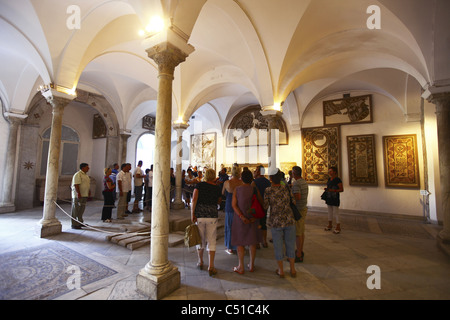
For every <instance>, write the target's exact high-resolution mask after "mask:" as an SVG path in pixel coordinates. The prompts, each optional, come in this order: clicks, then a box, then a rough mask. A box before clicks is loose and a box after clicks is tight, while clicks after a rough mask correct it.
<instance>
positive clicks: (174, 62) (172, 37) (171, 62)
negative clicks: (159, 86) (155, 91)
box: [142, 28, 195, 76]
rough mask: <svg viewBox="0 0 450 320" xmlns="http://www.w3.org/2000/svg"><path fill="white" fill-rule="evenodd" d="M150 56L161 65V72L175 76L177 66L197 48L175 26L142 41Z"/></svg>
mask: <svg viewBox="0 0 450 320" xmlns="http://www.w3.org/2000/svg"><path fill="white" fill-rule="evenodd" d="M142 44H143V46H144V47H145V48H146V49H145V51H147V54H148V56H149V58H151V59H153V60H154V61H155V62H156V64H157V65H158V67H159V71H160V73H164V74H169V75H172V76H173V72H174V70H175V68H176V67H177V66H178V65H179V64H180V63H182V62H184V61H185V60H186V58H187V57H188V56H189V55H190V54H191V53H192V52H193V51H194V50H195V49H194V47H193V46H191V45H190V44H188V43H187V40H186V39H185V38H184V37H182V36H181V35H180V34H179V33H176V32H174V30H173V28H167V29H165V30H163V31H161V32H159V33H157V34H155V35H153V36H151V37H148V38H147V39H145V40H144V41H143V42H142Z"/></svg>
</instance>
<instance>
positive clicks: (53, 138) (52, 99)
mask: <svg viewBox="0 0 450 320" xmlns="http://www.w3.org/2000/svg"><path fill="white" fill-rule="evenodd" d="M49 91H51V92H49ZM43 94H44V96H45V98H46V99H47V102H48V103H49V104H50V105H51V106H52V127H51V134H50V144H49V151H48V160H47V175H46V177H45V198H44V210H43V217H42V219H41V220H40V221H39V223H38V226H37V227H36V233H37V234H38V235H39V236H40V237H41V238H45V237H48V236H51V235H55V234H59V233H61V231H62V225H61V222H60V221H59V220H58V219H57V218H56V216H55V213H56V205H55V203H54V202H55V201H56V200H57V195H58V178H59V155H60V150H61V134H62V119H63V114H64V108H65V107H66V106H67V105H68V104H69V103H70V102H71V101H72V100H73V99H74V98H75V96H71V95H68V94H65V93H61V92H58V91H56V90H53V89H48V90H47V91H45V93H43Z"/></svg>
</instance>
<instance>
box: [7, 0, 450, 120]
mask: <svg viewBox="0 0 450 320" xmlns="http://www.w3.org/2000/svg"><path fill="white" fill-rule="evenodd" d="M74 3H76V6H75V7H74V6H73V4H74ZM373 5H375V6H377V7H378V8H380V27H381V29H369V28H368V27H367V20H369V19H370V18H371V16H372V14H373V13H374V12H370V11H369V12H368V8H369V7H370V6H373ZM77 9H79V13H80V15H79V17H80V24H79V26H78V27H77V26H75V28H74V27H73V26H74V25H73V22H76V18H77ZM448 12H450V1H447V0H377V1H376V0H341V1H336V0H207V1H206V0H77V1H73V0H15V1H10V0H0V43H1V46H0V63H1V65H0V67H1V70H0V97H1V99H2V101H3V105H4V106H5V109H6V110H5V111H9V112H15V113H20V114H22V113H24V114H26V113H27V112H28V108H29V104H30V101H31V99H32V98H33V97H34V95H35V94H36V92H37V88H38V87H39V86H40V85H43V84H49V83H54V84H56V85H59V86H62V87H65V88H68V89H77V88H78V89H83V90H85V91H90V92H94V93H99V94H102V95H103V96H104V97H105V98H106V99H107V100H108V101H109V102H110V104H111V105H112V107H113V109H114V111H115V113H116V115H117V119H118V121H119V125H120V127H121V129H130V128H132V127H133V126H134V125H135V124H136V123H137V122H138V121H139V120H140V119H141V118H142V116H143V115H146V114H155V112H156V103H155V100H156V96H157V91H158V82H157V67H156V65H155V63H154V62H153V61H152V60H151V59H150V58H148V57H147V56H146V52H145V48H144V47H143V46H142V41H143V38H142V37H141V36H140V35H139V30H142V29H144V28H145V26H146V24H147V23H148V21H149V19H150V18H151V17H152V16H154V15H161V16H165V17H168V18H170V19H171V21H172V23H173V24H174V25H175V26H176V27H177V28H179V29H180V30H181V31H182V32H184V33H185V34H186V35H187V36H188V37H189V41H188V42H189V43H190V44H191V45H192V46H193V47H194V48H195V51H194V52H193V53H192V54H191V55H190V56H189V57H188V58H187V60H186V61H185V62H184V63H182V64H181V65H180V66H178V67H177V69H176V71H175V80H174V89H173V118H174V120H175V119H178V118H183V119H184V120H189V118H190V117H191V116H192V115H193V114H194V113H198V114H200V115H201V113H202V110H203V111H204V116H205V117H206V118H211V115H210V114H211V113H214V114H215V117H216V119H217V121H216V122H218V123H219V124H220V125H221V126H222V127H223V126H225V125H226V124H227V123H229V122H230V121H231V118H232V117H233V115H235V114H236V113H237V112H239V110H241V109H242V108H243V107H245V106H248V105H251V104H260V105H261V106H270V105H273V104H274V103H280V102H285V103H284V106H283V108H284V111H285V114H288V115H289V119H288V121H289V122H290V124H293V125H299V124H300V123H301V118H302V114H303V112H305V110H307V109H308V106H309V105H310V104H311V103H312V102H314V101H316V100H317V99H320V98H323V97H326V96H328V95H332V94H336V93H339V92H343V91H348V90H368V91H373V92H378V93H380V94H383V95H386V96H388V97H389V98H391V99H392V100H393V101H395V103H397V104H398V106H399V107H400V108H401V109H402V110H403V112H404V113H408V112H409V109H410V108H412V107H411V105H414V104H419V103H418V101H419V100H420V93H421V89H422V88H423V87H426V86H428V85H437V84H447V85H448V84H449V83H450V80H449V79H450V63H449V62H450V61H449V54H448V52H450V41H449V39H450V35H449V34H450V31H449V30H450V19H448ZM74 19H75V20H74ZM216 124H217V123H216Z"/></svg>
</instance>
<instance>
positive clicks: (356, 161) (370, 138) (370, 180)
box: [347, 134, 378, 186]
mask: <svg viewBox="0 0 450 320" xmlns="http://www.w3.org/2000/svg"><path fill="white" fill-rule="evenodd" d="M347 152H348V172H349V183H350V185H362V186H378V179H377V163H376V153H375V135H373V134H370V135H358V136H348V137H347Z"/></svg>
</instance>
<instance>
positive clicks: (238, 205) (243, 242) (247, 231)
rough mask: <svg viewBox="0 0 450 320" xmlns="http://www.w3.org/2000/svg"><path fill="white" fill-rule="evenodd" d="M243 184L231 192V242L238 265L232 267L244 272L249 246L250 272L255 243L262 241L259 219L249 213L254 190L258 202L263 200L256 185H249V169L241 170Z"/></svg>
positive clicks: (253, 264) (253, 258) (253, 262)
mask: <svg viewBox="0 0 450 320" xmlns="http://www.w3.org/2000/svg"><path fill="white" fill-rule="evenodd" d="M241 179H242V182H243V185H241V186H239V187H237V188H236V189H235V190H234V193H233V199H232V203H231V204H232V206H233V209H234V217H233V224H232V226H231V244H232V245H233V246H236V247H237V255H238V261H239V265H238V266H236V267H234V268H233V271H234V272H236V273H238V274H244V270H245V269H244V254H245V247H246V246H249V248H250V263H249V264H248V269H249V271H250V272H253V271H254V270H255V255H256V245H257V244H258V243H260V242H261V241H262V235H261V231H260V229H259V228H258V226H259V219H256V218H254V217H253V216H252V214H251V210H250V209H251V206H252V198H253V194H254V193H255V192H256V194H257V197H258V199H259V202H260V203H261V204H262V203H263V200H262V197H261V195H260V194H259V191H258V189H257V188H256V187H253V186H252V185H251V183H252V181H253V174H252V173H251V171H249V170H244V171H242V174H241Z"/></svg>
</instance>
